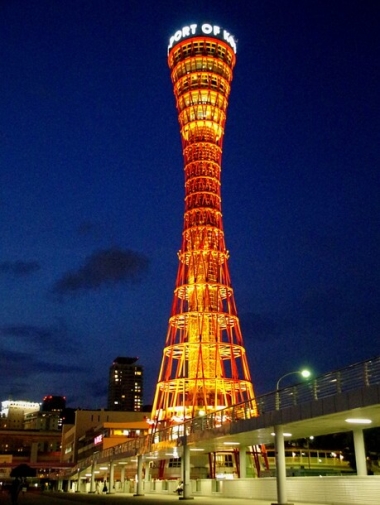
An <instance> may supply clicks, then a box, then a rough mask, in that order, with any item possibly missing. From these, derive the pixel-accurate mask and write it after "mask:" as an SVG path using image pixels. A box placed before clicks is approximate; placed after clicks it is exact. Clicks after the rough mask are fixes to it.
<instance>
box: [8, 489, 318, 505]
mask: <svg viewBox="0 0 380 505" xmlns="http://www.w3.org/2000/svg"><path fill="white" fill-rule="evenodd" d="M185 501H188V502H189V503H194V505H220V504H225V505H248V504H252V505H271V501H270V500H255V499H251V498H222V497H219V496H216V497H204V496H195V497H194V499H193V500H181V498H179V497H178V496H177V495H174V494H173V495H169V494H147V495H144V496H133V495H132V494H108V495H97V494H86V493H50V492H44V493H35V492H28V493H25V495H21V494H20V496H19V500H18V505H45V504H46V505H68V504H69V503H72V504H73V505H75V504H83V503H87V504H92V505H121V503H125V504H130V505H132V504H135V505H136V504H137V503H138V505H166V504H172V505H174V504H176V503H178V504H181V503H183V502H185ZM10 503H11V500H10V496H9V495H7V494H2V495H0V504H1V505H6V504H10ZM295 505H311V504H310V503H305V502H301V501H296V502H295ZM312 505H326V504H322V503H313V504H312Z"/></svg>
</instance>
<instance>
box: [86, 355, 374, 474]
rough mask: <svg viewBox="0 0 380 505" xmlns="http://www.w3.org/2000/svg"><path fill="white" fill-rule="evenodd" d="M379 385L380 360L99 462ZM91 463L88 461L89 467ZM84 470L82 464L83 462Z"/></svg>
mask: <svg viewBox="0 0 380 505" xmlns="http://www.w3.org/2000/svg"><path fill="white" fill-rule="evenodd" d="M376 384H380V356H378V357H376V358H373V359H370V360H367V361H362V362H360V363H355V364H354V365H350V366H348V367H346V368H342V369H340V370H336V371H335V372H329V373H327V374H325V375H321V376H320V377H317V378H315V379H312V380H309V381H307V382H302V383H300V384H297V385H295V386H292V387H286V388H283V389H279V390H276V391H272V392H271V393H268V394H265V395H262V396H259V397H257V398H256V399H255V400H250V401H247V402H243V403H240V404H238V405H234V406H232V407H227V408H225V409H222V410H220V411H217V412H213V413H211V414H207V415H205V416H202V417H195V418H193V419H189V420H188V421H185V422H184V423H180V424H176V425H173V426H170V427H166V428H163V429H161V430H157V431H154V432H152V433H151V434H149V435H145V436H143V437H139V438H137V439H133V440H129V441H127V442H124V443H123V444H120V445H117V446H114V447H110V448H108V449H106V450H104V451H102V452H101V453H98V455H97V457H96V459H97V461H99V462H100V461H101V460H103V461H104V460H112V459H113V460H115V459H119V458H121V457H124V458H125V457H131V456H135V455H138V454H146V453H149V452H152V451H154V450H155V448H158V447H160V448H162V446H165V445H167V446H168V447H169V446H176V445H180V444H181V443H183V442H182V441H183V438H184V437H185V436H187V435H190V434H192V433H199V432H202V431H205V430H217V431H218V434H223V427H228V426H229V424H230V423H232V422H236V421H239V420H244V419H252V417H256V416H260V415H262V414H264V413H267V412H271V411H275V410H280V409H285V408H288V407H292V406H295V405H301V404H304V403H307V402H310V401H314V400H321V399H323V398H327V397H329V396H334V395H337V394H340V393H345V392H348V391H352V390H354V389H359V388H362V387H369V386H372V385H376ZM90 460H91V461H92V462H93V461H94V457H93V458H92V459H91V458H87V460H86V465H87V466H89V462H90ZM81 463H82V464H81V466H82V467H83V462H81Z"/></svg>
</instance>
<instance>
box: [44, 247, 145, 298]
mask: <svg viewBox="0 0 380 505" xmlns="http://www.w3.org/2000/svg"><path fill="white" fill-rule="evenodd" d="M148 267H149V260H148V258H147V257H146V256H145V255H143V254H140V253H137V252H135V251H131V250H129V249H126V250H122V249H118V248H112V249H106V250H101V251H96V252H94V253H93V254H91V255H90V256H88V257H87V258H86V259H85V262H84V265H83V266H81V267H80V268H78V269H77V270H74V271H70V272H67V273H66V274H64V275H63V276H62V277H61V278H60V279H59V280H58V281H57V282H55V284H54V285H53V288H52V292H53V293H54V294H57V295H67V294H74V293H77V292H81V291H94V290H98V289H99V288H101V287H107V286H111V285H115V284H125V283H136V282H140V281H141V279H142V276H143V274H144V273H145V272H146V271H147V270H148Z"/></svg>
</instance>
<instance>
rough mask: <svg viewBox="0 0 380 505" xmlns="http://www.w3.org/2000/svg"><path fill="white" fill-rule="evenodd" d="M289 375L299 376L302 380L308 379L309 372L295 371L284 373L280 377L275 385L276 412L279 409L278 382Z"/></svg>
mask: <svg viewBox="0 0 380 505" xmlns="http://www.w3.org/2000/svg"><path fill="white" fill-rule="evenodd" d="M289 375H301V376H302V377H303V378H304V379H307V378H308V377H310V375H311V372H310V371H309V370H306V369H305V370H296V371H295V372H288V373H286V374H285V375H282V376H281V377H280V378H279V379H278V381H277V383H276V410H279V408H280V393H279V391H280V382H281V381H282V379H285V377H288V376H289Z"/></svg>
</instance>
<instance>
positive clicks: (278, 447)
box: [272, 425, 291, 505]
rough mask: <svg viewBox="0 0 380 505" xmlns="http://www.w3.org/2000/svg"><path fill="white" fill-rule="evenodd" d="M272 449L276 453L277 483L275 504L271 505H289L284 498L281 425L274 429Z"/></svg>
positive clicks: (284, 470) (283, 451)
mask: <svg viewBox="0 0 380 505" xmlns="http://www.w3.org/2000/svg"><path fill="white" fill-rule="evenodd" d="M274 433H275V438H274V447H275V452H276V482H277V503H272V505H291V504H290V503H288V502H287V498H286V463H285V446H284V430H283V427H282V426H281V425H278V426H275V427H274Z"/></svg>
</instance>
